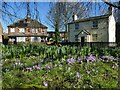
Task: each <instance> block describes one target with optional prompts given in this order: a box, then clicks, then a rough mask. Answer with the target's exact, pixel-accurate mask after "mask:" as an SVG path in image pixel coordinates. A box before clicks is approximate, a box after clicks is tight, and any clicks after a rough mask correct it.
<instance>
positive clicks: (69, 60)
mask: <svg viewBox="0 0 120 90" xmlns="http://www.w3.org/2000/svg"><path fill="white" fill-rule="evenodd" d="M67 61H68V63H74V62H75V60H74V58H71V59H68V60H67Z"/></svg>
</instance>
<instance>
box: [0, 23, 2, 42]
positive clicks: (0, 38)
mask: <svg viewBox="0 0 120 90" xmlns="http://www.w3.org/2000/svg"><path fill="white" fill-rule="evenodd" d="M2 36H3V28H2V24H1V22H0V43H2Z"/></svg>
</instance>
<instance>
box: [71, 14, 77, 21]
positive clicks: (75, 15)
mask: <svg viewBox="0 0 120 90" xmlns="http://www.w3.org/2000/svg"><path fill="white" fill-rule="evenodd" d="M72 17H73V21H75V20H77V14H75V13H73V16H72Z"/></svg>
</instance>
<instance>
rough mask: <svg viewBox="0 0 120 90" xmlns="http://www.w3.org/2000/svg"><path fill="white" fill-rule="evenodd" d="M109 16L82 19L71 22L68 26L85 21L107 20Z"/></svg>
mask: <svg viewBox="0 0 120 90" xmlns="http://www.w3.org/2000/svg"><path fill="white" fill-rule="evenodd" d="M110 15H111V14H107V15H102V16H95V17H89V18H82V19H78V20H75V21H72V22H70V23H68V24H73V23H79V22H85V21H91V20H98V19H103V18H108V17H109V16H110Z"/></svg>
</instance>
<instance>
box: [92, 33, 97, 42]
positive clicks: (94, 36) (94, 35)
mask: <svg viewBox="0 0 120 90" xmlns="http://www.w3.org/2000/svg"><path fill="white" fill-rule="evenodd" d="M97 37H98V36H97V34H93V35H92V41H93V42H96V41H97Z"/></svg>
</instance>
